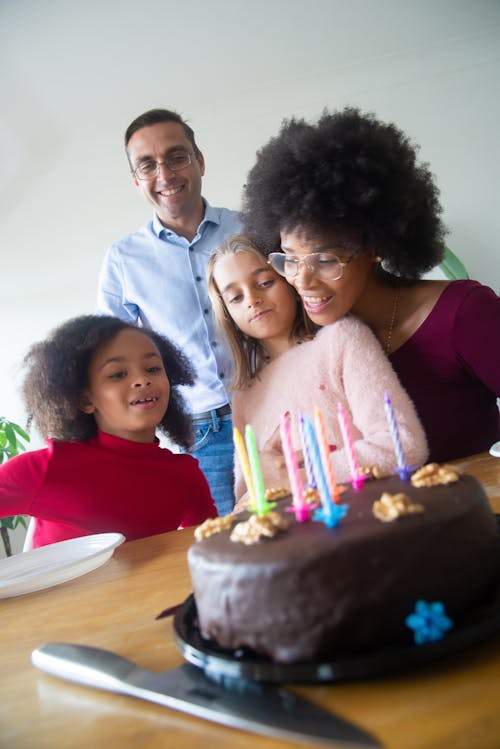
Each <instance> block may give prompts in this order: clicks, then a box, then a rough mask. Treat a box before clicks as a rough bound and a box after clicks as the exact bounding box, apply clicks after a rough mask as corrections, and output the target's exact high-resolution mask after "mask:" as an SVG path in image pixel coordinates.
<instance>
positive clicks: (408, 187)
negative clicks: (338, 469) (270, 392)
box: [242, 108, 500, 461]
mask: <svg viewBox="0 0 500 749" xmlns="http://www.w3.org/2000/svg"><path fill="white" fill-rule="evenodd" d="M440 215H441V206H440V203H439V191H438V188H437V186H436V185H435V183H434V181H433V177H432V175H431V173H430V171H429V169H428V167H427V165H425V164H423V163H418V161H417V148H416V147H415V146H414V145H412V143H411V142H410V140H409V138H408V137H407V136H406V135H405V134H404V133H403V132H402V131H401V130H399V129H398V128H397V127H396V126H395V125H393V124H387V123H384V122H381V121H379V120H378V119H376V117H375V116H374V115H373V114H364V113H362V112H360V111H359V110H358V109H354V108H346V109H344V110H342V111H338V112H334V113H328V112H326V111H325V112H324V113H323V115H322V116H321V117H320V118H319V120H318V121H317V122H315V123H312V124H310V123H308V122H306V121H305V120H302V119H300V120H298V119H291V120H288V121H284V123H283V124H282V127H281V130H280V132H279V133H278V135H277V136H276V137H273V138H272V139H271V140H270V141H269V142H268V143H267V144H266V145H265V146H264V147H263V148H261V149H260V151H259V152H258V154H257V160H256V163H255V165H254V166H253V168H252V169H251V171H250V173H249V176H248V180H247V184H246V186H245V189H244V202H243V211H242V217H243V223H244V228H245V231H246V233H247V234H250V235H251V236H253V238H254V240H255V241H256V242H257V243H258V244H259V246H260V247H261V249H262V250H263V251H264V252H265V253H266V255H268V260H269V262H270V264H271V265H272V267H273V268H274V269H275V270H276V271H277V272H278V273H281V275H283V276H284V277H285V278H286V279H287V280H288V281H289V283H291V284H292V285H293V286H294V287H295V289H296V290H297V291H298V293H299V295H300V297H301V299H302V302H303V304H304V308H305V310H306V312H307V314H308V315H309V317H310V318H311V320H313V322H315V323H316V324H318V325H321V326H324V325H328V324H331V323H333V322H336V321H337V320H339V319H340V318H341V317H343V316H344V315H347V314H350V313H351V314H354V315H356V316H357V317H358V318H360V319H361V320H362V321H363V322H365V323H366V324H368V326H369V327H370V328H371V329H372V330H373V332H374V333H375V335H376V337H377V338H378V340H379V341H380V343H381V345H382V348H383V349H384V351H385V353H386V355H387V356H388V357H389V359H390V361H391V363H392V365H393V367H394V369H395V370H396V373H397V374H398V376H399V378H400V381H401V383H402V384H403V386H404V387H405V388H406V390H407V392H408V393H409V395H410V397H411V398H412V399H413V402H414V403H415V406H416V408H417V412H418V414H419V416H420V418H421V421H422V423H423V425H424V428H425V431H426V434H427V437H428V441H429V450H430V460H433V461H444V460H449V459H454V458H460V457H463V456H465V455H471V454H474V453H478V452H481V451H483V450H486V449H488V448H489V447H490V446H491V444H492V443H493V442H495V441H497V440H499V439H500V421H499V411H498V407H497V402H496V399H497V397H498V396H499V395H500V299H499V298H498V296H497V295H496V294H495V292H494V291H493V290H492V289H490V288H488V287H486V286H482V285H481V284H479V283H478V282H476V281H469V280H463V281H452V282H449V281H445V280H442V281H441V280H422V278H421V277H422V275H423V274H424V273H426V272H427V271H429V270H430V269H431V268H433V267H434V266H435V265H436V264H437V263H439V261H440V260H441V258H442V255H443V250H444V243H443V242H444V234H445V230H444V227H443V224H442V222H441V218H440ZM359 355H360V357H362V355H363V352H362V351H360V352H359ZM303 376H305V375H303ZM367 386H369V383H367Z"/></svg>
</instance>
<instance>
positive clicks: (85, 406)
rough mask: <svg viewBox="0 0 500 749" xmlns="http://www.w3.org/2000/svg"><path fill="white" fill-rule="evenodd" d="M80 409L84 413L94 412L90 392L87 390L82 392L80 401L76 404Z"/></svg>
mask: <svg viewBox="0 0 500 749" xmlns="http://www.w3.org/2000/svg"><path fill="white" fill-rule="evenodd" d="M78 407H79V409H80V411H83V413H86V414H93V413H94V412H95V410H96V409H95V405H94V404H93V403H92V399H91V397H90V394H89V393H87V392H84V393H82V395H81V397H80V402H79V404H78Z"/></svg>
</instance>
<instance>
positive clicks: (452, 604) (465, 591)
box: [188, 465, 500, 663]
mask: <svg viewBox="0 0 500 749" xmlns="http://www.w3.org/2000/svg"><path fill="white" fill-rule="evenodd" d="M450 470H451V469H448V467H446V468H445V469H444V471H443V469H442V468H441V467H439V466H436V465H432V466H431V467H429V466H425V467H424V468H423V469H421V471H420V472H418V473H417V474H416V475H414V476H413V477H412V481H402V480H401V479H399V478H398V477H395V476H391V477H389V478H382V479H377V480H368V481H365V482H364V485H363V486H362V488H361V489H358V490H354V489H352V488H350V487H349V488H347V489H346V490H345V491H344V492H343V493H342V494H341V497H340V502H341V503H342V504H343V505H346V513H345V516H344V517H343V518H342V519H341V521H340V522H339V524H338V525H337V526H336V527H332V528H330V527H328V526H327V525H326V524H325V523H324V522H316V521H315V520H314V519H313V514H311V518H310V519H309V520H307V521H306V522H298V521H297V520H296V519H295V515H294V513H293V512H290V511H288V510H287V507H288V506H289V505H290V498H288V499H286V498H285V499H282V500H280V501H278V502H277V504H276V507H275V508H274V509H273V510H272V511H271V512H269V513H268V514H267V515H265V516H264V517H263V518H258V517H257V516H256V515H255V514H253V515H252V514H251V513H241V514H239V515H232V516H228V517H226V518H219V519H216V520H215V521H214V520H212V521H206V523H205V524H204V525H203V526H200V527H199V528H198V529H197V538H198V539H199V540H197V541H196V542H195V543H194V544H193V545H192V546H191V547H190V549H189V552H188V564H189V569H190V573H191V578H192V582H193V590H194V597H195V601H196V606H197V610H198V619H199V628H200V631H201V634H202V635H203V637H205V638H207V639H210V640H215V641H216V642H217V643H218V645H219V646H221V647H224V648H228V649H231V650H235V649H238V648H243V647H245V648H251V649H252V650H253V651H256V652H257V653H261V654H265V655H267V656H269V657H270V658H271V659H273V660H274V661H276V662H278V663H295V662H298V661H304V660H310V659H317V658H320V657H330V656H334V655H335V654H339V653H357V652H366V651H370V650H373V649H375V648H379V647H381V646H384V645H387V644H394V643H396V642H408V643H409V642H413V638H414V632H413V631H412V630H411V629H410V628H409V626H408V617H409V615H411V614H412V612H414V610H415V606H416V602H417V601H427V602H432V603H434V602H439V605H440V606H441V604H442V607H443V610H444V611H445V612H446V616H447V617H449V620H450V622H454V621H456V620H457V618H458V619H459V618H460V616H462V615H463V613H464V612H466V611H467V610H468V609H469V608H470V607H472V606H474V605H475V604H476V602H478V601H479V600H480V599H481V597H482V596H484V594H485V592H486V591H487V589H488V586H489V585H490V584H491V583H492V581H495V580H496V579H497V578H498V576H499V567H500V554H499V552H500V544H499V534H498V530H497V525H496V520H495V516H494V515H493V513H492V511H491V509H490V506H489V503H488V500H487V497H486V495H485V493H484V490H483V488H482V486H481V485H480V483H479V482H478V481H477V480H476V479H475V478H473V477H472V476H466V475H463V476H461V475H458V474H455V475H454V476H453V475H452V474H453V473H454V472H453V471H451V473H450ZM440 472H441V476H440V479H438V474H439V473H440ZM438 480H444V481H446V483H435V482H436V481H438ZM450 626H452V625H450Z"/></svg>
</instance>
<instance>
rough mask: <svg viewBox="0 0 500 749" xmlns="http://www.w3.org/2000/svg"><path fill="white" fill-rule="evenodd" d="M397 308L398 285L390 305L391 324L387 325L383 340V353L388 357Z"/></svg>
mask: <svg viewBox="0 0 500 749" xmlns="http://www.w3.org/2000/svg"><path fill="white" fill-rule="evenodd" d="M398 307H399V284H398V285H397V286H396V291H395V294H394V302H393V304H392V315H391V322H390V324H389V330H388V331H387V338H386V339H385V346H384V352H385V354H386V356H389V353H390V351H391V340H392V331H393V330H394V323H395V322H396V316H397V314H398Z"/></svg>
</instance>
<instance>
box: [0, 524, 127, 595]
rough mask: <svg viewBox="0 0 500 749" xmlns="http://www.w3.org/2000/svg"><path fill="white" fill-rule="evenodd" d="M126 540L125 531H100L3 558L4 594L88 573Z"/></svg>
mask: <svg viewBox="0 0 500 749" xmlns="http://www.w3.org/2000/svg"><path fill="white" fill-rule="evenodd" d="M124 541H125V536H123V535H122V534H121V533H97V534H94V535H92V536H82V537H81V538H70V539H68V540H67V541H59V542H58V543H56V544H48V545H47V546H40V547H39V548H38V549H31V550H30V551H25V552H23V553H21V554H15V555H14V556H12V557H7V559H0V598H9V597H10V596H20V595H23V594H24V593H33V592H34V591H35V590H43V589H44V588H51V587H52V586H53V585H59V584H60V583H64V582H66V581H67V580H73V578H75V577H80V575H85V574H86V573H87V572H91V571H92V570H95V569H96V568H97V567H100V566H101V564H104V562H106V561H107V560H108V559H109V558H110V556H111V555H112V553H113V551H114V550H115V549H116V547H117V546H119V545H120V544H122V543H123V542H124Z"/></svg>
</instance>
